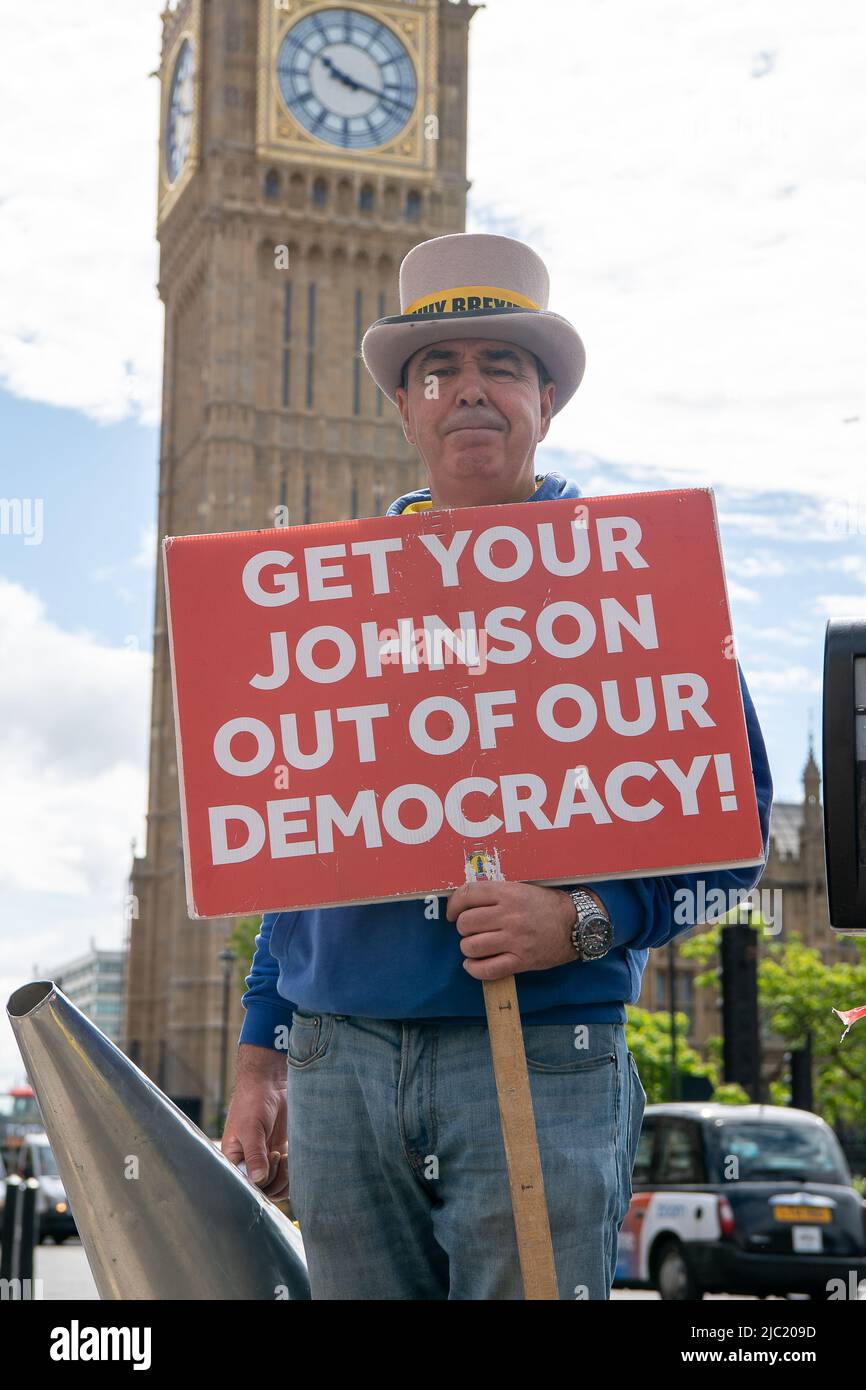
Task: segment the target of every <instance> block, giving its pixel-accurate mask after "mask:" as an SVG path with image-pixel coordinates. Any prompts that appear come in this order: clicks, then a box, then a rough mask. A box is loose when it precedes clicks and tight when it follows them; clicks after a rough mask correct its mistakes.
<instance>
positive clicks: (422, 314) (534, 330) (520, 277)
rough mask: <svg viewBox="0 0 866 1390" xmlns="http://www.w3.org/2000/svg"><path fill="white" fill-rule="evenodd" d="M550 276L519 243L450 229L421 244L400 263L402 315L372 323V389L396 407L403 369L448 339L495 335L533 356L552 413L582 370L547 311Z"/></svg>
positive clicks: (574, 343) (579, 348) (570, 338)
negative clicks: (549, 381) (550, 395)
mask: <svg viewBox="0 0 866 1390" xmlns="http://www.w3.org/2000/svg"><path fill="white" fill-rule="evenodd" d="M549 289H550V277H549V275H548V273H547V267H546V266H545V264H544V261H543V260H542V259H541V257H540V256H539V255H538V254H537V253H536V252H535V251H533V249H532V247H531V246H527V245H526V243H525V242H522V241H517V240H515V238H514V237H509V236H495V235H493V234H492V233H488V232H453V233H451V234H450V235H448V236H437V237H432V238H431V239H430V240H429V241H422V242H419V244H418V245H417V246H413V247H412V250H411V251H409V252H408V254H407V255H406V256H404V258H403V262H402V264H401V266H400V313H399V314H392V315H391V316H390V317H388V318H383V319H377V321H376V322H375V323H374V324H371V325H370V327H369V328H368V329H367V331H366V333H365V334H364V338H363V341H362V343H361V352H362V354H363V357H364V361H365V363H366V364H367V368H368V370H369V372H370V375H371V376H372V378H373V380H374V381H375V382H376V385H377V386H379V387H381V389H382V390H383V391H384V393H385V395H386V396H387V397H388V399H389V400H392V401H394V402H396V399H397V396H396V392H397V387H398V386H399V384H400V374H401V372H402V369H403V364H404V363H405V362H406V360H407V358H409V357H411V356H412V354H413V353H414V352H417V351H418V349H419V348H422V347H427V346H429V345H430V344H431V343H439V342H443V341H444V340H445V339H448V338H495V339H497V340H499V341H502V342H508V343H517V344H518V346H519V347H522V348H525V349H526V350H527V351H528V352H534V353H535V355H536V356H537V357H539V358H540V359H541V361H542V362H543V363H544V365H545V367H546V369H547V371H548V373H549V374H550V376H551V377H552V378H553V381H554V383H555V385H556V393H555V398H554V406H553V413H554V415H555V414H556V413H557V411H560V410H561V409H562V407H563V406H564V405H565V404H566V402H568V401H569V400H570V399H571V397H572V396H573V395H574V393H575V391H576V390H577V388H578V386H579V385H580V382H581V378H582V377H583V371H584V367H585V365H586V352H585V350H584V346H583V343H582V342H581V339H580V336H579V334H578V332H577V330H576V329H575V328H574V327H573V326H572V324H570V323H569V321H568V319H565V318H563V317H562V315H561V314H554V313H552V312H551V311H550V310H549V309H548V307H547V298H548V293H549Z"/></svg>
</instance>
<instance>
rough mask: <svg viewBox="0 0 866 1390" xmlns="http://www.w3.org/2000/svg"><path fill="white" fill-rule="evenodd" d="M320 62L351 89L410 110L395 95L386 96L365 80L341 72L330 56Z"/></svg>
mask: <svg viewBox="0 0 866 1390" xmlns="http://www.w3.org/2000/svg"><path fill="white" fill-rule="evenodd" d="M322 62H323V63H324V64H325V67H327V68H329V69H330V72H331V74H332V76H333V77H336V78H337V80H338V81H339V82H342V83H343V84H344V85H345V86H347V87H351V88H352V90H353V91H355V92H369V94H370V96H372V97H378V98H379V100H380V101H383V102H386V103H387V104H388V105H389V106H399V107H402V109H403V110H404V111H411V109H412V108H411V106H408V105H407V104H406V102H405V101H398V100H397V98H396V97H386V96H385V94H384V92H382V91H381V90H379V89H378V88H376V87H368V86H367V84H366V82H359V81H358V79H357V78H355V77H349V75H348V73H345V72H341V71H340V69H339V68H338V67H337V66H336V64H335V63H334V62H333V60H332V59H331V58H322Z"/></svg>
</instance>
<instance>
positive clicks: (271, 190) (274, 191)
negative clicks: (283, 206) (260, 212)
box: [265, 169, 280, 198]
mask: <svg viewBox="0 0 866 1390" xmlns="http://www.w3.org/2000/svg"><path fill="white" fill-rule="evenodd" d="M279 196H280V176H279V174H278V173H277V171H276V169H269V170H268V172H267V173H266V174H265V197H266V198H279Z"/></svg>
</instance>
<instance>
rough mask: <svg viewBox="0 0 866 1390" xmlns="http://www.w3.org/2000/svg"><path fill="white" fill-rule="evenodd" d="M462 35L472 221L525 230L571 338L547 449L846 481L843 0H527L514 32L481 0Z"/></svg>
mask: <svg viewBox="0 0 866 1390" xmlns="http://www.w3.org/2000/svg"><path fill="white" fill-rule="evenodd" d="M470 32H471V36H472V38H471V46H470V71H471V73H472V86H471V93H470V130H471V140H470V168H469V174H470V177H471V178H472V180H473V188H472V199H473V203H472V207H473V209H474V214H475V216H474V221H473V223H472V226H473V227H477V228H478V229H489V230H493V231H495V230H501V231H504V232H506V233H509V232H510V233H511V234H514V233H515V231H516V232H517V234H518V235H520V234H525V236H526V238H527V239H528V240H531V241H533V243H534V244H535V245H536V246H537V249H538V250H539V251H540V252H541V254H542V255H543V256H544V257H545V259H546V261H547V262H548V265H549V268H550V271H551V302H550V307H551V308H553V309H555V310H557V311H558V312H560V313H563V314H565V315H566V317H568V318H569V319H571V321H572V322H573V323H574V324H575V326H576V327H577V329H578V331H579V332H580V333H581V336H582V337H583V338H584V341H585V343H586V348H587V370H586V376H585V379H584V382H583V384H582V385H581V388H580V391H579V392H578V395H577V396H576V397H575V400H574V403H573V404H571V405H570V406H569V407H568V408H567V409H566V410H565V411H564V412H563V414H562V415H561V416H558V417H556V419H555V420H554V423H553V426H552V429H551V434H550V438H551V440H552V442H554V443H556V444H557V445H561V446H562V447H567V441H569V442H571V443H574V442H579V443H580V444H581V446H582V447H584V448H588V449H591V450H594V451H597V452H598V453H601V454H605V455H607V456H614V457H616V458H619V459H622V460H634V461H643V462H646V463H652V464H656V465H658V466H660V467H661V466H664V467H665V468H666V469H667V470H668V471H669V472H672V471H680V472H681V474H682V476H683V478H684V479H687V478H692V479H700V480H702V481H710V482H719V483H723V482H727V483H734V484H736V485H738V486H740V487H742V488H743V489H744V490H745V491H751V490H753V489H764V490H766V489H769V488H775V487H778V488H784V489H785V490H788V491H794V492H803V493H819V492H820V493H824V494H834V493H842V494H844V493H845V492H846V490H847V488H848V487H849V486H850V479H851V478H852V477H854V476H856V475H857V472H856V470H857V468H858V466H859V457H860V455H861V454H862V438H863V435H862V433H861V431H862V429H863V424H862V418H863V417H864V416H866V411H864V410H863V408H862V400H863V385H862V361H863V357H862V345H861V333H860V328H859V325H860V323H861V322H862V318H863V309H864V281H863V277H862V275H861V273H860V263H861V253H860V250H859V241H860V239H861V238H860V234H859V233H858V231H857V227H858V225H860V224H862V222H863V220H864V213H866V185H864V183H863V180H862V178H861V176H860V170H861V169H862V165H863V160H864V153H866V149H864V146H866V136H864V128H863V123H862V120H861V108H862V102H861V95H860V93H861V87H862V81H861V74H860V72H859V68H860V62H859V57H858V55H859V53H860V51H861V48H862V37H863V17H862V9H861V7H860V6H859V5H858V4H856V3H855V0H839V2H837V3H836V4H834V5H832V6H829V7H828V6H825V7H815V6H814V5H811V4H808V3H806V0H788V3H786V4H785V5H784V6H779V5H774V4H771V3H769V0H757V2H756V3H753V4H749V5H737V6H722V7H719V6H715V7H713V6H695V5H694V4H690V3H687V0H676V3H668V4H666V5H665V6H664V7H661V6H659V5H658V4H647V3H646V0H619V3H617V4H616V5H611V4H609V3H607V0H586V2H585V3H584V4H582V5H581V6H580V7H576V6H575V5H574V3H573V0H545V4H544V18H543V22H542V23H538V24H527V16H526V6H525V4H524V3H523V2H522V0H493V3H490V4H489V5H488V6H487V8H486V9H484V10H481V11H479V12H478V14H477V15H476V17H475V18H474V19H473V22H472V27H471V31H470ZM557 35H559V36H561V37H562V39H563V41H562V42H552V41H555V39H556V36H557ZM764 52H770V53H772V54H773V55H774V56H773V61H772V67H771V69H770V70H769V71H768V72H767V73H766V75H765V76H763V77H760V78H756V77H755V76H754V75H753V74H754V73H755V72H756V71H760V70H761V69H762V68H763V67H764V66H765V65H766V64H765V60H764V59H762V58H761V57H760V55H761V54H762V53H764ZM511 92H519V100H511V101H509V100H507V99H503V94H507V93H511ZM856 414H859V415H860V416H861V423H851V424H847V425H846V424H844V423H843V420H844V419H850V417H851V416H853V415H856ZM858 440H860V441H861V443H859V444H858Z"/></svg>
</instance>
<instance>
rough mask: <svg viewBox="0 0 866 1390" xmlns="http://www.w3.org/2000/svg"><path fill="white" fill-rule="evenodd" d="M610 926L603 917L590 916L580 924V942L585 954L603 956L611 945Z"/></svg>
mask: <svg viewBox="0 0 866 1390" xmlns="http://www.w3.org/2000/svg"><path fill="white" fill-rule="evenodd" d="M611 937H612V928H611V924H610V922H607V921H605V919H604V917H590V918H588V919H587V921H585V922H582V923H581V926H580V944H581V949H582V950H583V953H584V955H585V956H589V957H593V956H603V955H605V954H606V953H607V951H608V949H609V947H610V945H611Z"/></svg>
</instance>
